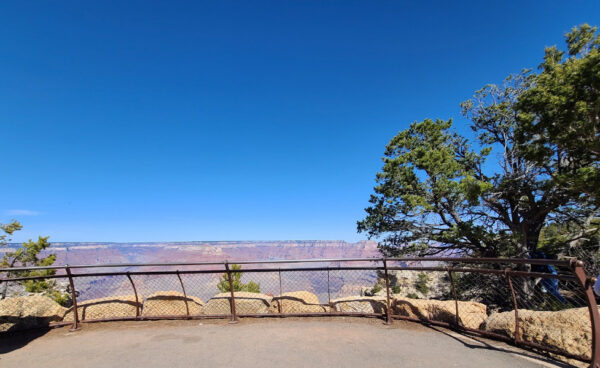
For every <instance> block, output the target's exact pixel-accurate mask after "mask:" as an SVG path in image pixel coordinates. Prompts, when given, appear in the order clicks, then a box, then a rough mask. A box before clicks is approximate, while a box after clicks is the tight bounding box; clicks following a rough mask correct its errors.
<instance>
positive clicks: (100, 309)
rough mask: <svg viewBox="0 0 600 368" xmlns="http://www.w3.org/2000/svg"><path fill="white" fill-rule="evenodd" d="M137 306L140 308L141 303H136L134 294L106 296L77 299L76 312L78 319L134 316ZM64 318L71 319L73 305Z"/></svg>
mask: <svg viewBox="0 0 600 368" xmlns="http://www.w3.org/2000/svg"><path fill="white" fill-rule="evenodd" d="M138 306H139V307H140V308H141V307H142V304H141V303H137V304H136V301H135V295H122V296H109V297H106V298H99V299H90V300H84V301H81V302H79V301H78V303H77V313H78V316H79V320H80V321H83V320H92V319H102V318H120V317H135V314H136V307H138ZM140 310H141V309H140ZM64 320H65V321H72V320H73V307H71V308H69V310H67V312H66V314H65V318H64Z"/></svg>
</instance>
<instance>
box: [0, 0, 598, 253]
mask: <svg viewBox="0 0 600 368" xmlns="http://www.w3.org/2000/svg"><path fill="white" fill-rule="evenodd" d="M413 3H414V4H408V2H400V1H238V2H230V1H212V2H167V1H164V2H149V1H138V2H133V1H131V2H127V4H125V2H122V1H112V2H111V1H94V2H81V1H72V2H70V1H59V2H51V1H36V2H3V3H2V4H0V24H2V25H3V27H2V28H3V31H2V32H0V42H1V45H2V57H0V73H1V80H2V83H0V94H1V97H2V98H0V134H1V135H2V143H1V144H0V154H1V157H2V160H3V162H4V165H3V170H2V180H0V222H7V221H9V220H10V219H12V218H15V219H18V220H20V221H21V222H22V223H23V224H24V226H25V229H24V230H23V231H21V232H20V233H19V234H18V235H17V236H15V238H14V239H15V240H17V241H21V240H25V239H28V238H32V237H36V236H37V235H50V236H51V240H54V241H177V240H258V239H260V240H274V239H344V240H348V241H355V240H361V239H365V237H364V236H363V235H361V234H356V221H357V220H359V219H361V218H362V217H363V208H364V207H366V206H367V205H368V202H367V201H368V198H369V194H370V193H371V190H372V187H373V184H374V177H375V173H376V172H377V171H378V169H379V168H380V166H381V160H380V158H381V156H382V153H383V150H384V146H385V144H386V143H387V142H388V141H389V139H390V138H392V137H393V136H394V134H396V133H397V132H398V131H399V130H402V129H404V128H406V127H407V126H408V124H410V123H411V122H413V121H415V120H422V119H424V118H444V119H445V118H450V117H453V118H455V119H456V120H455V122H456V124H457V126H456V129H457V130H458V131H459V132H462V133H464V134H467V135H470V134H471V133H470V132H469V129H468V127H467V125H466V124H467V122H466V121H465V120H464V119H462V118H461V117H460V108H459V103H460V102H461V101H463V100H465V99H468V98H469V97H470V96H472V94H473V92H474V91H475V90H476V89H478V88H480V87H482V86H483V85H484V84H486V83H499V82H501V81H502V79H503V78H504V77H505V76H506V75H508V74H509V73H514V72H518V71H519V70H520V69H521V68H523V67H532V68H535V67H536V66H537V65H538V64H539V63H540V61H541V57H542V55H543V49H544V47H545V46H549V45H553V44H559V45H561V46H562V44H563V38H562V37H563V34H564V33H565V32H566V31H568V30H569V29H570V28H571V27H572V26H574V25H578V24H581V23H585V22H587V23H590V24H595V25H600V2H598V1H591V0H590V1H582V0H574V1H536V2H531V1H518V2H517V1H504V2H486V1H472V2H463V3H461V4H459V3H455V2H442V1H439V2H425V1H422V2H413Z"/></svg>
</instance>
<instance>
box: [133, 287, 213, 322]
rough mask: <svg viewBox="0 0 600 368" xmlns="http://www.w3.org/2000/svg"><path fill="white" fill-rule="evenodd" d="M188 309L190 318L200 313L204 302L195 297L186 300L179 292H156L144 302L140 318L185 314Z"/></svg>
mask: <svg viewBox="0 0 600 368" xmlns="http://www.w3.org/2000/svg"><path fill="white" fill-rule="evenodd" d="M186 301H187V308H188V309H189V314H190V316H194V315H198V314H201V313H202V306H203V305H204V302H203V301H202V299H200V298H197V297H195V296H188V297H187V298H186V297H185V296H184V295H183V293H180V292H179V291H173V290H170V291H158V292H156V293H154V294H152V295H150V296H148V297H147V298H145V300H144V308H143V311H142V316H175V315H183V316H185V315H186V314H187V309H186Z"/></svg>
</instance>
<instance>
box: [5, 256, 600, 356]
mask: <svg viewBox="0 0 600 368" xmlns="http://www.w3.org/2000/svg"><path fill="white" fill-rule="evenodd" d="M233 264H236V265H244V267H245V268H243V269H238V268H237V267H232V265H233ZM336 264H337V266H335V265H336ZM523 265H530V266H542V267H545V266H554V267H556V268H558V269H559V272H557V273H549V272H538V271H536V272H533V271H522V270H521V269H523V267H518V266H523ZM282 266H283V267H282ZM511 266H517V267H516V269H514V268H513V267H511ZM583 266H584V264H583V262H581V261H578V260H576V259H571V260H562V261H557V260H546V259H501V258H452V257H428V258H418V257H405V258H367V259H365V258H346V259H329V258H328V259H296V260H281V261H245V260H244V261H231V262H230V261H225V262H195V263H149V264H135V263H133V264H103V265H68V266H66V265H65V266H45V267H13V268H9V269H0V275H2V274H5V275H8V274H9V273H10V275H18V272H19V271H23V272H27V271H33V270H56V271H57V272H56V273H55V274H54V275H49V276H22V277H12V276H11V277H3V278H0V283H8V282H22V281H27V280H48V279H59V278H63V279H67V280H68V284H69V289H70V290H69V291H70V293H69V294H70V298H71V303H72V306H71V312H72V313H73V321H72V322H70V321H69V322H66V321H65V322H58V323H55V324H54V325H56V326H60V325H71V329H73V330H76V329H78V328H80V325H81V324H82V323H88V322H98V321H115V320H151V319H165V318H169V319H199V318H228V319H230V322H231V323H236V322H238V320H239V318H243V317H286V316H298V317H304V316H313V317H315V316H363V317H378V318H381V319H383V320H384V321H385V323H386V324H391V323H393V320H394V319H402V320H408V321H414V322H420V323H427V324H432V325H437V326H443V327H447V328H451V329H455V330H457V331H461V332H467V333H474V334H478V335H481V336H486V337H491V338H495V339H498V340H502V341H506V342H508V343H511V344H514V345H517V346H521V347H525V348H533V349H536V350H542V351H546V352H550V353H556V354H560V355H563V356H566V357H569V358H574V359H579V360H584V361H588V362H590V363H591V366H592V367H594V368H600V316H599V314H598V306H597V304H596V299H595V296H594V293H593V291H592V284H593V281H594V279H593V278H591V277H589V276H588V275H586V274H585V272H584V269H583ZM114 268H118V269H117V270H111V269H114ZM145 268H151V269H150V270H145ZM173 268H175V269H173ZM97 269H100V270H99V271H96V270H97ZM123 269H125V270H123ZM74 271H75V272H74ZM82 271H84V272H82ZM399 271H402V272H420V273H435V272H439V273H443V274H444V275H447V277H448V281H447V282H448V285H449V286H448V289H449V290H448V296H447V297H446V299H445V300H447V301H449V302H450V303H452V304H451V305H452V307H453V308H452V310H453V313H454V315H453V318H451V319H450V320H440V319H435V318H429V317H428V316H423V315H419V316H415V315H412V314H410V313H404V312H402V313H401V312H400V311H399V309H398V308H399V307H398V303H399V302H401V301H400V299H402V298H404V299H403V302H406V300H407V299H406V298H405V297H402V298H400V297H399V296H398V295H396V294H395V293H396V291H394V294H393V293H392V292H391V290H392V285H391V273H392V272H399ZM236 273H243V274H244V275H246V276H247V275H254V277H255V278H261V277H262V278H261V280H266V281H267V282H269V283H272V285H270V284H267V285H265V283H263V286H268V287H270V288H269V290H273V293H278V294H279V298H278V300H277V303H278V304H277V306H274V307H273V309H269V312H264V311H263V312H260V313H253V312H252V311H250V312H249V311H248V306H247V305H246V304H244V303H247V299H248V298H246V297H240V298H239V300H236V293H237V292H238V291H239V290H235V289H236V288H239V287H240V285H237V284H238V281H239V279H241V276H235V274H236ZM304 273H308V274H309V275H311V274H312V275H317V273H319V275H323V276H322V277H323V279H324V278H325V277H326V284H325V285H323V287H320V286H318V287H315V288H313V289H314V290H313V291H315V290H316V289H319V288H320V290H321V292H322V296H321V298H322V299H321V300H324V298H327V303H324V302H323V303H322V302H320V304H310V303H309V304H310V306H311V308H313V309H311V311H310V312H306V311H300V312H298V311H294V310H293V309H292V310H287V308H286V309H284V308H283V307H282V305H283V304H282V303H283V300H284V299H283V295H284V294H285V293H284V291H285V290H284V285H283V282H282V275H284V274H287V275H288V276H290V277H292V278H291V279H290V277H288V278H286V282H285V287H286V288H292V290H293V287H294V283H293V282H292V281H294V280H296V281H297V282H298V284H299V285H307V284H309V283H310V282H309V281H310V280H308V278H309V277H306V276H304V277H303V276H302V275H304ZM364 273H367V274H368V276H369V277H367V278H365V279H368V280H373V279H376V280H377V283H379V285H381V284H380V282H381V279H383V282H384V284H385V291H383V292H384V294H382V295H381V294H378V295H380V297H379V298H380V299H376V298H374V299H373V300H372V302H373V303H379V302H380V301H382V303H384V305H382V309H381V311H379V310H375V309H372V310H371V309H364V310H363V309H359V310H344V307H343V306H344V303H354V302H356V303H358V302H360V301H354V300H352V298H346V299H349V300H342V301H340V299H339V298H338V299H335V300H332V294H334V293H337V294H340V293H341V291H340V290H342V289H343V286H348V287H350V289H352V290H354V289H356V287H358V286H361V287H364V286H365V285H354V284H351V283H350V284H346V282H347V281H346V278H345V277H343V276H348V275H352V274H360V275H362V274H364ZM182 275H188V276H190V277H191V276H194V277H207V278H208V279H210V280H211V281H210V282H212V284H210V285H213V284H214V280H216V278H217V277H218V276H219V275H221V281H222V282H224V283H226V285H228V286H229V297H228V298H226V299H227V303H228V307H229V308H228V310H226V311H225V310H217V311H216V312H217V313H214V312H210V313H209V312H206V313H204V310H203V313H201V314H199V313H198V312H192V308H191V306H192V304H194V303H196V304H197V303H198V302H197V301H196V300H195V299H193V298H194V297H197V296H198V295H197V293H198V290H199V289H198V286H199V285H192V284H188V285H187V286H188V287H186V283H184V281H183V278H182ZM261 275H262V276H261ZM294 275H298V276H296V278H295V279H294V278H293V276H294ZM336 275H337V277H336ZM340 275H343V276H340ZM464 275H480V276H482V277H483V276H488V277H491V278H492V279H490V280H492V281H494V282H496V284H493V285H492V287H494V288H497V289H498V290H500V289H502V290H506V291H507V294H506V295H505V296H504V294H503V293H504V291H503V292H502V293H500V292H498V295H500V296H502V297H503V298H504V299H503V300H502V303H504V305H505V306H506V307H505V308H504V309H502V308H499V307H494V308H496V309H497V310H498V312H502V311H506V312H510V313H512V314H513V315H514V322H512V323H513V328H514V335H513V336H510V334H502V333H498V332H494V331H488V330H485V329H482V328H473V326H471V325H468V324H465V323H464V321H465V318H468V315H467V313H464V314H463V313H461V305H462V304H460V303H463V302H464V301H461V300H460V297H459V294H461V292H464V291H459V288H462V289H464V285H460V283H459V282H457V280H461V277H463V276H464ZM123 276H124V277H126V280H127V281H128V284H129V287H130V288H131V289H132V290H133V293H134V296H135V303H136V305H135V313H134V315H131V316H127V317H123V316H119V317H114V316H113V317H106V318H96V319H87V318H86V317H85V316H83V314H82V318H80V316H79V309H78V298H80V295H79V293H78V291H77V290H76V288H75V282H74V280H75V279H77V278H88V279H98V280H104V281H105V280H108V279H111V278H116V277H123ZM142 276H145V277H150V278H152V280H155V279H157V278H160V277H165V278H166V277H173V276H175V277H176V280H177V283H176V284H178V286H179V288H180V289H181V291H182V293H183V302H184V306H185V312H184V313H179V314H173V313H169V314H162V315H147V313H146V309H145V305H146V304H145V303H147V302H148V300H145V301H144V298H143V295H144V293H143V292H142V293H140V287H142V288H144V287H146V288H147V287H148V285H146V284H145V283H140V282H139V281H138V284H137V285H136V282H134V278H135V277H142ZM395 277H396V278H395V280H396V281H395V282H398V274H396V275H395ZM312 278H314V277H312ZM234 279H235V280H236V281H235V282H234ZM455 279H457V280H455ZM518 279H523V280H526V281H527V282H528V283H529V284H535V283H536V282H539V280H552V282H555V283H556V284H558V282H561V283H563V285H576V286H573V289H572V290H568V291H569V292H570V293H571V294H573V295H574V298H580V299H581V300H582V301H583V302H584V303H585V306H586V307H587V309H588V312H589V313H588V314H589V326H590V328H591V342H590V345H591V346H590V348H591V350H590V351H591V355H590V356H584V355H582V354H581V353H573V352H569V351H565V350H564V349H561V347H558V346H551V345H548V344H546V345H542V344H540V343H538V342H535V341H531V339H529V340H528V339H526V338H524V336H523V329H524V328H525V327H524V326H523V324H522V323H521V313H520V311H519V308H523V307H526V306H527V303H528V301H529V302H530V304H531V303H533V302H531V300H534V299H535V298H538V299H540V298H546V299H547V296H548V290H546V291H545V293H546V294H539V295H527V292H528V290H526V289H523V290H520V289H519V288H518V287H517V285H515V280H518ZM186 280H187V279H186ZM290 280H291V281H290ZM359 280H360V282H363V279H361V278H360V277H359ZM554 280H555V281H554ZM147 282H150V281H146V283H147ZM187 282H188V283H189V282H190V281H187ZM323 283H325V280H323ZM288 284H289V285H288ZM334 284H335V286H333V285H334ZM517 284H518V283H517ZM521 284H523V281H521ZM529 284H528V285H529ZM106 285H109V284H107V283H103V282H101V283H98V284H97V285H96V284H90V286H89V289H94V288H99V289H101V288H103V287H106V288H107V289H108V287H107V286H106ZM169 285H170V284H169ZM202 285H204V284H202ZM371 285H373V284H371ZM109 286H110V285H109ZM190 286H192V287H191V288H190ZM213 286H214V285H213ZM213 286H211V287H213ZM366 286H369V285H366ZM169 287H171V286H169ZM194 287H196V288H194ZM395 287H396V288H397V287H398V284H397V285H395ZM477 287H478V288H479V289H484V288H485V287H486V286H482V285H479V286H477ZM563 287H564V286H563ZM353 288H354V289H353ZM215 289H216V288H215ZM541 289H542V290H544V287H543V285H542V288H541ZM80 291H81V290H80ZM100 291H101V290H100ZM467 291H468V290H467ZM484 291H485V290H484ZM107 292H108V291H107ZM467 294H468V293H467ZM261 295H262V294H261ZM286 295H288V294H286ZM361 295H362V291H361ZM190 296H192V297H190ZM286 297H287V296H286ZM383 297H385V300H384V299H383ZM519 297H521V298H522V301H521V302H520V301H519ZM464 298H467V300H466V301H471V300H472V298H470V297H468V296H467V297H464ZM523 298H524V300H525V303H524V302H523ZM159 299H160V298H159ZM342 299H343V298H342ZM211 300H212V299H211ZM360 300H363V301H364V298H363V299H360ZM378 300H379V301H378ZM383 300H384V302H383ZM577 300H579V299H577ZM84 301H86V302H89V300H86V299H85V298H84ZM534 301H535V300H534ZM300 302H302V301H300ZM583 302H582V303H583ZM561 303H562V302H561ZM142 304H143V307H142V308H141V306H142ZM544 305H545V304H544ZM581 306H583V304H582V305H581ZM237 307H240V308H239V309H238V308H237ZM509 307H512V308H509ZM550 307H552V305H550ZM550 307H548V308H550ZM574 307H576V306H570V304H569V303H566V302H565V303H563V304H561V305H560V308H574ZM203 308H206V306H203ZM269 308H270V306H269ZM307 308H308V307H307ZM560 308H559V309H560ZM142 309H143V311H144V312H143V313H142ZM194 310H195V311H196V310H197V309H194ZM221 312H222V313H221ZM487 312H489V310H487ZM403 313H404V314H403ZM488 317H489V316H488Z"/></svg>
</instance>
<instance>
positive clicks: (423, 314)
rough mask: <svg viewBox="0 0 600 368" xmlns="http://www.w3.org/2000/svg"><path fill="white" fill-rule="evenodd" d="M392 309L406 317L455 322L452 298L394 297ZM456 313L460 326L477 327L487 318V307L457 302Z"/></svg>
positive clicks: (475, 303)
mask: <svg viewBox="0 0 600 368" xmlns="http://www.w3.org/2000/svg"><path fill="white" fill-rule="evenodd" d="M393 310H394V314H398V315H401V316H406V317H412V318H418V319H425V320H426V319H429V320H433V321H439V322H447V323H455V322H456V317H455V315H456V305H455V304H454V300H429V299H410V298H394V299H393ZM458 315H459V320H458V323H459V324H460V325H461V326H463V327H467V328H474V329H478V328H479V326H481V324H482V323H483V322H484V321H485V320H486V318H487V308H486V306H485V304H481V303H477V302H458Z"/></svg>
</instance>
